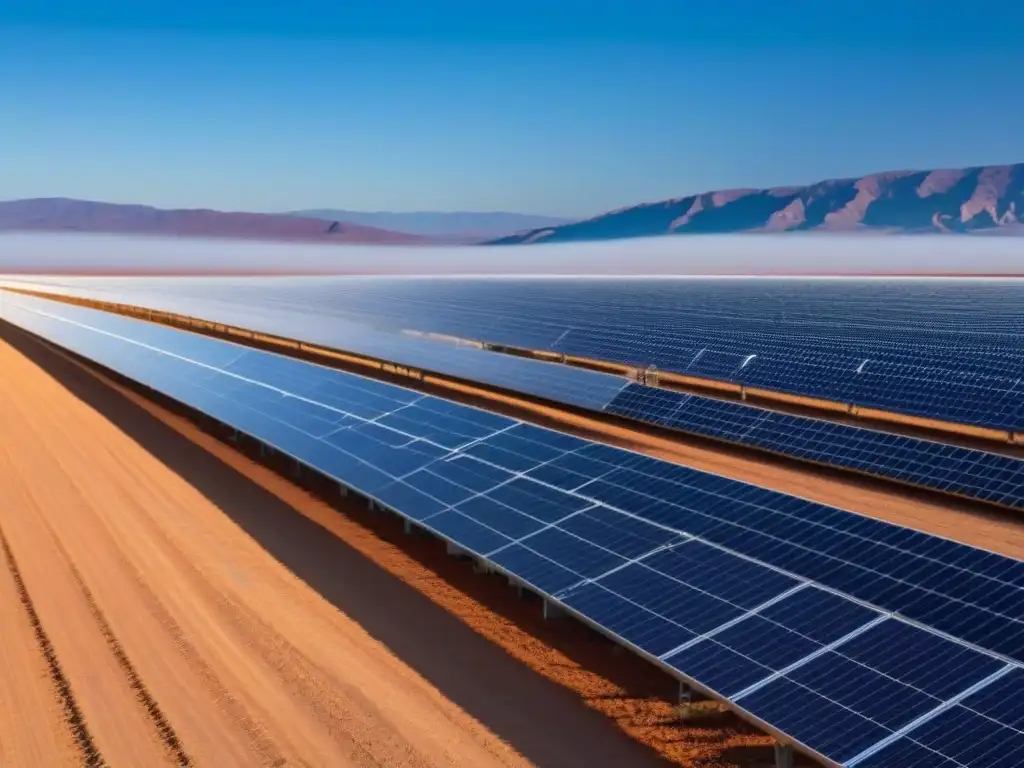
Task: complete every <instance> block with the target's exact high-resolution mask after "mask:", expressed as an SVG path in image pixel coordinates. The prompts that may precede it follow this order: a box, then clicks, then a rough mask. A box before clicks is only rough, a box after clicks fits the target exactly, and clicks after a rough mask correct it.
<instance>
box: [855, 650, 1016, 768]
mask: <svg viewBox="0 0 1024 768" xmlns="http://www.w3.org/2000/svg"><path fill="white" fill-rule="evenodd" d="M1021 691H1024V669H1021V668H1019V667H1016V668H1012V667H1004V668H1002V669H1000V670H998V671H997V672H995V673H994V674H992V675H990V676H989V677H988V678H987V679H986V681H985V682H983V683H981V684H979V685H976V686H975V687H974V688H973V689H967V690H966V692H965V693H961V694H960V695H957V696H951V697H950V698H949V699H948V700H947V701H946V702H945V703H944V705H943V706H940V707H938V708H936V709H935V710H934V711H933V712H932V713H930V714H929V715H928V716H925V717H922V718H919V719H918V721H916V722H915V723H913V724H912V725H911V726H909V727H907V728H904V729H903V730H902V731H901V732H900V733H899V734H898V738H895V739H892V740H891V741H889V742H887V743H886V742H883V743H881V744H878V745H875V746H874V747H872V748H869V749H868V750H865V752H864V753H863V754H861V755H858V756H856V757H855V758H854V759H852V760H851V761H850V762H849V765H850V766H851V768H852V766H860V767H861V768H888V767H889V766H895V765H909V766H922V767H923V766H931V765H941V766H945V765H950V766H963V765H969V766H973V765H979V766H980V765H984V766H996V767H997V768H1014V767H1015V766H1019V765H1021V764H1024V703H1022V699H1021ZM901 760H907V761H908V762H906V763H903V762H900V761H901ZM928 760H931V762H928Z"/></svg>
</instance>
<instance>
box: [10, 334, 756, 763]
mask: <svg viewBox="0 0 1024 768" xmlns="http://www.w3.org/2000/svg"><path fill="white" fill-rule="evenodd" d="M13 335H16V336H20V334H13ZM15 343H16V344H17V345H18V347H19V348H21V349H24V350H25V351H26V352H28V353H29V354H30V355H31V356H32V358H34V360H36V361H39V362H40V363H42V364H43V366H45V367H44V368H41V367H40V366H39V365H37V364H36V363H35V362H33V360H31V359H29V358H27V357H26V356H25V355H23V354H22V353H21V352H19V351H18V349H15V348H13V347H12V346H10V345H8V344H6V343H0V370H2V371H3V376H2V377H0V413H2V414H3V421H2V433H0V434H2V441H0V498H2V499H3V500H4V503H3V504H2V505H0V529H2V535H3V537H4V538H3V542H2V543H3V545H4V555H5V562H6V566H7V567H6V568H4V569H2V571H0V609H2V611H3V613H2V619H3V621H2V625H0V649H2V652H0V694H2V701H3V703H4V706H3V707H0V711H2V712H0V764H2V765H47V766H50V765H54V766H59V765H71V764H79V765H81V764H90V765H97V766H98V765H111V766H142V765H145V766H159V765H189V764H194V765H211V766H212V765H216V766H218V767H219V766H257V765H275V766H276V765H310V766H311V765H316V766H321V765H322V766H346V765H395V766H398V765H401V766H433V765H452V766H455V765H462V766H467V767H469V766H472V767H473V768H476V767H478V766H479V767H481V768H482V767H483V766H499V765H500V766H525V765H530V764H538V765H559V766H561V765H566V766H571V765H608V766H622V765H630V766H634V765H635V766H644V765H654V764H657V763H658V762H659V760H658V758H657V757H656V754H655V752H654V751H652V750H649V749H647V748H645V747H643V746H641V745H640V744H638V743H636V742H635V741H632V740H630V739H628V738H627V737H626V735H625V733H624V732H623V730H622V729H616V728H614V727H611V724H610V723H609V722H608V721H607V719H605V718H603V717H601V716H600V715H599V714H598V713H596V712H593V711H590V710H589V709H588V708H587V707H586V706H582V705H581V703H580V699H579V697H578V696H577V695H573V692H572V691H566V690H564V689H560V687H559V686H557V685H554V684H552V681H551V680H550V679H544V676H542V675H537V674H533V673H531V672H530V671H529V670H528V668H526V667H524V666H523V665H521V664H519V663H518V662H516V661H515V659H514V657H513V656H512V655H510V654H508V653H506V651H505V649H503V648H502V647H501V646H499V645H494V644H491V643H488V642H486V641H485V640H484V639H483V638H482V637H481V634H485V633H480V632H479V631H478V632H473V631H472V630H470V629H469V628H467V627H466V626H465V624H463V623H460V622H459V621H458V620H456V619H455V618H454V617H453V616H452V615H451V613H450V612H449V611H450V610H451V608H450V607H449V606H446V605H443V600H442V601H441V605H439V604H438V603H437V602H434V601H430V600H424V599H423V596H422V594H418V593H417V592H418V591H419V592H420V593H422V592H423V591H425V590H426V588H427V587H426V586H424V585H418V586H417V589H409V588H408V587H407V586H405V585H404V584H403V583H402V581H405V582H407V583H413V584H415V583H416V582H417V581H420V580H423V581H424V582H425V583H427V584H429V583H431V582H432V581H433V582H436V581H439V579H438V578H437V577H436V576H434V575H432V573H431V571H430V569H429V568H427V567H425V566H422V565H417V564H416V562H415V561H414V560H412V559H411V558H408V557H404V556H399V555H398V554H397V553H394V552H393V547H392V546H390V545H388V544H387V543H386V542H384V541H382V540H380V539H379V538H377V537H375V536H374V535H373V534H372V533H371V532H370V531H367V530H366V529H362V528H360V527H359V526H358V525H357V524H355V523H352V522H348V521H345V519H344V518H342V517H340V516H339V515H338V514H337V513H336V512H335V511H334V510H331V509H330V508H329V507H327V505H325V504H322V503H320V502H315V501H314V500H313V499H312V498H311V497H309V496H308V494H305V493H303V492H301V491H299V490H298V489H297V488H295V487H294V486H290V484H288V483H286V482H284V481H283V480H280V479H278V478H276V476H274V475H273V474H272V473H270V472H269V471H268V470H265V469H262V468H260V467H258V466H256V465H254V464H252V463H251V462H249V461H248V460H247V459H244V457H242V456H240V455H239V454H237V453H234V452H233V451H231V450H230V449H227V448H225V447H224V446H222V445H219V444H216V443H215V441H214V442H211V444H210V445H208V446H207V447H209V448H212V449H213V450H215V451H216V452H217V454H218V456H219V457H220V458H227V459H229V460H231V462H232V463H233V464H234V465H235V466H234V467H232V466H227V465H225V464H224V463H222V462H221V461H217V460H213V459H212V458H211V456H210V455H209V453H207V452H205V451H204V450H203V448H201V447H199V446H197V445H196V444H195V443H194V442H192V441H191V440H186V439H184V438H183V437H182V434H181V433H185V434H186V435H188V436H189V437H193V438H196V439H199V440H206V441H211V438H208V437H205V436H203V435H202V434H201V433H199V432H198V431H197V430H195V429H194V428H192V427H190V426H189V425H188V424H187V423H185V422H180V420H179V423H177V424H176V427H177V429H179V430H181V432H175V431H173V430H172V429H169V428H168V427H167V426H165V425H164V424H162V423H161V422H160V421H158V420H156V419H154V418H153V417H152V416H151V415H149V414H147V413H146V412H145V411H144V410H142V409H140V408H139V407H138V406H136V405H133V404H132V403H131V402H129V400H127V399H126V398H124V397H123V396H121V395H119V394H117V393H116V392H114V391H112V390H111V389H109V388H108V387H106V386H105V385H103V384H102V383H101V382H99V381H98V380H97V379H96V378H94V377H93V376H92V375H91V374H88V373H85V372H84V371H83V370H82V369H80V368H78V367H76V366H75V365H73V364H71V363H70V362H68V361H67V360H65V359H64V358H60V357H58V356H56V355H55V354H54V353H52V352H49V351H45V350H44V349H43V348H42V347H41V346H40V345H38V344H36V343H35V342H32V341H29V340H27V339H26V338H25V337H24V336H20V339H19V340H16V341H15ZM151 408H152V406H151ZM165 418H168V419H173V417H170V416H166V415H165ZM236 469H237V470H241V472H239V471H236ZM253 473H256V474H260V478H261V479H260V480H259V481H258V482H257V481H255V480H253V479H250V475H252V474H253ZM268 491H269V492H268ZM297 507H298V508H297ZM304 515H305V516H304ZM310 518H319V522H320V523H321V525H323V526H325V527H328V528H329V529H330V530H332V531H334V532H335V534H336V535H337V536H338V537H339V538H340V539H342V540H339V538H335V537H333V536H329V535H326V534H325V532H324V530H323V528H322V527H318V526H315V525H313V524H312V523H311V522H310ZM345 536H348V537H350V538H354V539H356V542H355V544H354V545H347V544H345V543H343V540H344V538H345ZM268 539H272V540H273V548H272V549H270V548H268V547H267V540H268ZM268 549H270V551H268ZM364 550H365V552H364ZM374 555H376V557H375V556H374ZM375 559H383V560H386V561H388V564H390V565H391V566H393V567H394V568H395V569H396V570H398V571H400V572H401V571H402V568H403V567H404V568H407V569H408V571H407V572H405V573H403V577H402V579H401V580H398V579H395V578H394V577H393V576H391V575H389V574H388V572H387V570H385V569H381V568H379V567H377V566H376V565H374V564H373V561H374V560H375ZM286 563H287V566H286ZM451 565H453V566H458V565H460V564H458V563H456V562H455V561H451ZM465 570H466V571H467V575H468V573H469V569H468V568H465ZM452 589H453V588H452V587H450V586H449V587H447V592H449V593H450V592H451V590H452ZM506 591H507V590H506ZM456 594H457V593H456ZM453 599H456V601H459V600H461V601H464V602H463V603H461V604H462V605H466V604H469V605H472V604H473V603H474V601H473V600H472V599H471V598H468V597H465V596H458V597H455V598H453ZM446 609H447V610H446ZM480 611H482V613H483V614H484V615H485V616H489V617H490V616H491V615H490V614H488V612H487V609H486V608H481V609H480ZM489 620H494V621H497V620H496V619H493V618H491V619H489ZM506 625H507V626H506ZM496 626H500V627H502V629H500V630H498V633H499V634H502V633H503V634H505V635H511V636H513V637H516V638H517V639H518V640H519V641H520V642H521V638H520V637H519V636H518V635H517V634H516V633H518V632H520V630H516V629H514V627H513V626H512V625H511V623H510V622H508V621H507V620H504V619H502V620H501V623H500V624H497V625H496ZM537 642H538V643H539V642H540V641H537ZM533 650H537V652H539V653H543V649H542V648H536V649H531V652H532V651H533ZM605 650H606V651H607V649H605ZM552 653H556V652H554V651H552ZM609 653H610V652H609ZM561 663H563V664H569V665H570V666H571V667H572V668H577V666H578V665H576V664H574V663H572V662H567V661H564V660H563V661H561ZM580 674H583V673H580ZM588 679H590V680H593V681H594V683H593V685H594V686H595V687H599V686H600V685H601V681H602V678H601V677H600V676H599V675H594V676H591V677H588ZM605 686H606V687H605V688H604V689H603V690H600V691H595V694H596V695H604V696H610V697H612V698H614V697H615V692H616V691H617V690H618V688H616V687H613V686H612V685H611V684H609V683H605ZM11 702H17V706H9V704H10V703H11ZM719 730H722V729H719ZM728 731H729V729H728V728H727V729H725V733H724V735H722V737H721V738H717V739H716V743H717V744H718V745H719V748H720V749H725V748H728V747H729V746H730V744H729V734H728ZM678 735H679V734H678V732H677V733H675V734H674V736H678ZM739 738H740V741H741V742H742V741H743V740H744V739H746V740H749V739H750V738H751V737H739ZM757 739H760V741H761V743H764V738H763V737H755V740H757ZM705 751H706V750H705ZM729 762H730V761H726V763H725V764H728V763H729Z"/></svg>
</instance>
